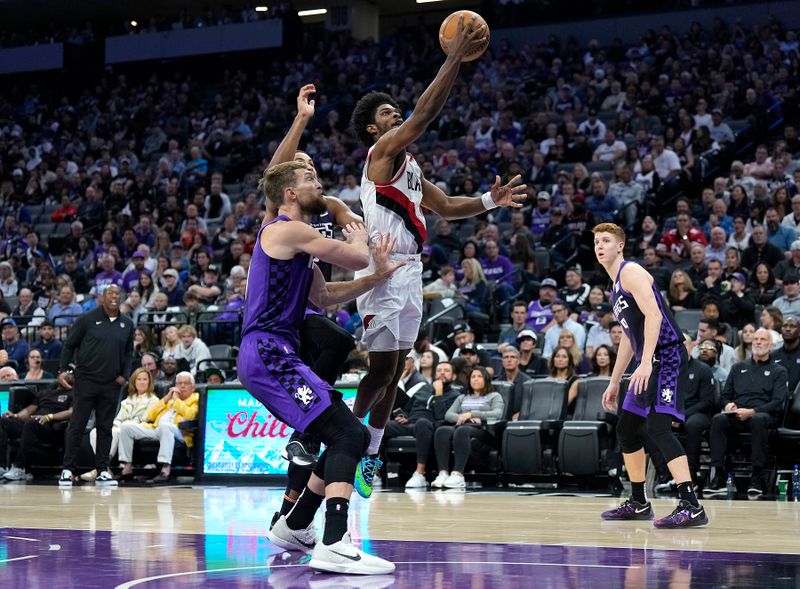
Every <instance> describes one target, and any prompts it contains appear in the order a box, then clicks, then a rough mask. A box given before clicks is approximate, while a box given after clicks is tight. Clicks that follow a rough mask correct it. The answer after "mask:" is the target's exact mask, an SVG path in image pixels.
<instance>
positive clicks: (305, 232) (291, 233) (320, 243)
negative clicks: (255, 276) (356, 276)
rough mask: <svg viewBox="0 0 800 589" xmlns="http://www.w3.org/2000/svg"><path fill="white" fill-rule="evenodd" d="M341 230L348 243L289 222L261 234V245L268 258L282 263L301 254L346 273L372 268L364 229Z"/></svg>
mask: <svg viewBox="0 0 800 589" xmlns="http://www.w3.org/2000/svg"><path fill="white" fill-rule="evenodd" d="M342 231H343V233H344V236H345V241H339V240H338V239H328V238H325V237H323V236H322V235H320V233H319V231H317V230H316V229H314V228H313V227H311V226H310V225H307V224H306V223H303V222H302V221H289V222H287V223H278V224H275V225H274V226H270V227H268V228H267V229H265V230H264V231H262V232H261V242H260V245H261V249H262V250H264V252H265V253H266V254H267V255H268V256H270V257H273V258H276V259H279V260H289V259H291V258H292V257H293V256H295V255H296V254H297V253H300V252H302V253H306V254H309V255H311V256H314V257H315V258H319V259H320V260H322V261H323V262H330V263H331V264H335V265H337V266H341V267H342V268H345V269H347V270H361V269H363V268H366V267H367V266H368V265H369V237H368V236H367V232H366V230H365V229H364V226H363V225H361V224H355V223H351V224H349V225H347V226H346V227H344V228H343V229H342Z"/></svg>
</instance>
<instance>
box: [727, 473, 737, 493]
mask: <svg viewBox="0 0 800 589" xmlns="http://www.w3.org/2000/svg"><path fill="white" fill-rule="evenodd" d="M725 490H726V491H727V492H728V497H734V496H736V483H735V482H734V480H733V473H732V472H729V473H728V482H727V484H726V485H725Z"/></svg>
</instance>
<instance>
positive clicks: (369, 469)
mask: <svg viewBox="0 0 800 589" xmlns="http://www.w3.org/2000/svg"><path fill="white" fill-rule="evenodd" d="M381 466H383V461H382V460H381V459H380V458H378V455H377V454H373V455H371V456H362V457H361V460H360V461H359V463H358V468H356V481H355V484H354V485H355V488H356V492H358V494H359V495H361V496H362V497H363V498H364V499H369V498H370V497H371V496H372V487H373V481H374V480H375V475H377V474H378V471H379V470H380V469H381Z"/></svg>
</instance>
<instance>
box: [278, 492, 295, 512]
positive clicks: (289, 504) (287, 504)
mask: <svg viewBox="0 0 800 589" xmlns="http://www.w3.org/2000/svg"><path fill="white" fill-rule="evenodd" d="M296 503H297V499H290V498H289V495H284V496H283V503H281V511H280V513H281V515H289V512H290V511H291V510H292V508H293V507H294V506H295V504H296Z"/></svg>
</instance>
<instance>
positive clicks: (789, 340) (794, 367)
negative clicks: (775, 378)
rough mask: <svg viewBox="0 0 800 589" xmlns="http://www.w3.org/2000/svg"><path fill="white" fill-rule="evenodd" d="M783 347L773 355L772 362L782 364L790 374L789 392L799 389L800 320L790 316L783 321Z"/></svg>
mask: <svg viewBox="0 0 800 589" xmlns="http://www.w3.org/2000/svg"><path fill="white" fill-rule="evenodd" d="M781 335H782V336H783V347H782V348H781V349H780V350H775V351H774V352H773V353H772V361H773V362H775V364H780V365H781V366H783V367H784V368H785V369H786V371H787V372H788V373H789V392H790V393H791V392H792V391H794V390H795V389H796V388H797V383H798V382H800V320H798V319H797V317H795V316H793V315H789V316H788V317H786V318H785V319H784V320H783V327H781Z"/></svg>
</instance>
